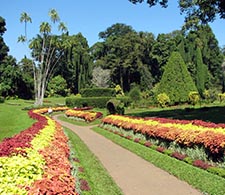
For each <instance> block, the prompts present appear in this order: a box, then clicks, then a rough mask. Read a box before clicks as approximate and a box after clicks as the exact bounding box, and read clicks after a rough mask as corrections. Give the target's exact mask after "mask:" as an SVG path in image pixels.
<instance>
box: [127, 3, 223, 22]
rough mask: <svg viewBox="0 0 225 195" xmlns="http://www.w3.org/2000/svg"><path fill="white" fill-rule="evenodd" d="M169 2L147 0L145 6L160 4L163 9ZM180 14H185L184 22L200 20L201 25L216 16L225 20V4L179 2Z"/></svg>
mask: <svg viewBox="0 0 225 195" xmlns="http://www.w3.org/2000/svg"><path fill="white" fill-rule="evenodd" d="M129 1H130V2H132V3H134V4H136V3H142V2H145V1H144V0H129ZM168 1H169V0H147V1H146V2H147V4H148V5H149V6H150V7H152V6H155V5H157V4H160V5H161V6H162V7H163V8H166V7H167V6H168ZM178 3H179V7H180V11H181V13H185V14H186V17H185V20H186V21H190V20H193V19H197V20H201V22H202V23H207V22H212V21H214V19H215V18H216V16H217V15H219V16H220V18H223V19H224V18H225V2H224V1H221V0H213V1H211V0H206V1H187V0H179V1H178Z"/></svg>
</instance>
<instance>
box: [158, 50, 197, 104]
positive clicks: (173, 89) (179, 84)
mask: <svg viewBox="0 0 225 195" xmlns="http://www.w3.org/2000/svg"><path fill="white" fill-rule="evenodd" d="M191 91H197V89H196V86H195V84H194V82H193V80H192V78H191V76H190V74H189V72H188V70H187V67H186V64H185V63H184V60H183V58H182V57H181V55H180V53H179V52H173V53H172V54H171V56H170V58H169V60H168V62H167V64H166V66H165V69H164V72H163V75H162V79H161V81H160V84H159V86H158V88H157V94H161V93H166V94H167V95H168V96H169V98H170V101H171V103H172V104H179V103H185V102H187V101H188V95H189V93H190V92H191Z"/></svg>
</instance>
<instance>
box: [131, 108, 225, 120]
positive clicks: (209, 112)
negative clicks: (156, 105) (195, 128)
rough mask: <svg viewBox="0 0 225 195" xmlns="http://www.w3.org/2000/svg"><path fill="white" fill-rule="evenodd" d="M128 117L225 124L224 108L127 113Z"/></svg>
mask: <svg viewBox="0 0 225 195" xmlns="http://www.w3.org/2000/svg"><path fill="white" fill-rule="evenodd" d="M127 115H129V116H139V117H159V118H172V119H182V120H196V119H197V120H203V121H208V122H213V123H225V107H220V106H214V107H203V108H185V109H173V110H160V111H151V110H149V111H147V112H139V113H129V114H127Z"/></svg>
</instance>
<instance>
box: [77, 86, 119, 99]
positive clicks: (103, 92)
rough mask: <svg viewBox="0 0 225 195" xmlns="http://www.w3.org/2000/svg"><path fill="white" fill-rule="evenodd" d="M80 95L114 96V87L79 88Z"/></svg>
mask: <svg viewBox="0 0 225 195" xmlns="http://www.w3.org/2000/svg"><path fill="white" fill-rule="evenodd" d="M80 94H81V96H82V97H115V96H116V90H115V89H114V88H85V89H81V90H80Z"/></svg>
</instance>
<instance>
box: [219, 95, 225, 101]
mask: <svg viewBox="0 0 225 195" xmlns="http://www.w3.org/2000/svg"><path fill="white" fill-rule="evenodd" d="M218 98H219V101H220V102H223V101H224V100H225V93H219V94H218Z"/></svg>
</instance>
